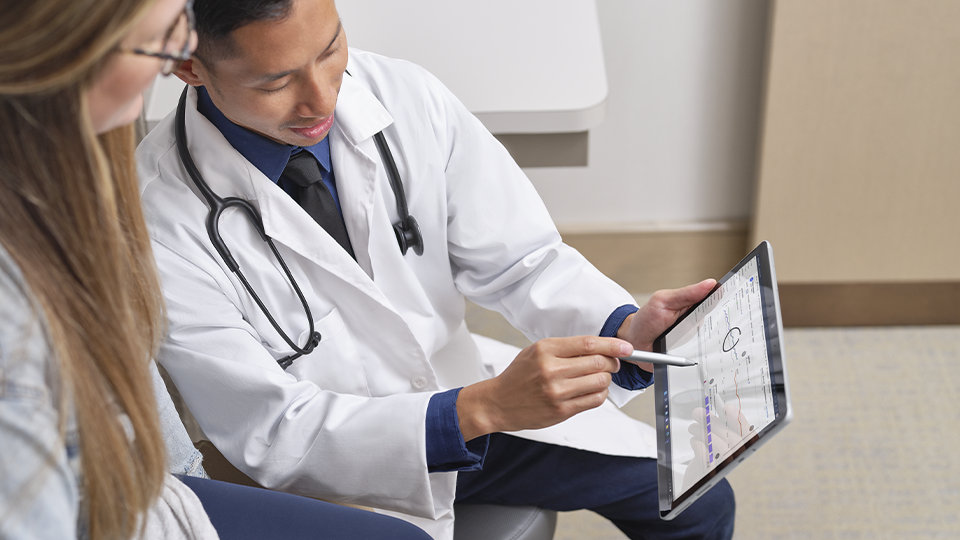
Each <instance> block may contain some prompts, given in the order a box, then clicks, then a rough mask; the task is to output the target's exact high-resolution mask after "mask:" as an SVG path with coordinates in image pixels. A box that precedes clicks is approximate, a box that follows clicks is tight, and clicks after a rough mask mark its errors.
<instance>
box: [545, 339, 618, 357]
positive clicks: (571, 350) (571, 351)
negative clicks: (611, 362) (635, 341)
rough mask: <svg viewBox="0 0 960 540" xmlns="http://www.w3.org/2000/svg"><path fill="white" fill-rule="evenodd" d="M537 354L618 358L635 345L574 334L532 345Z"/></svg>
mask: <svg viewBox="0 0 960 540" xmlns="http://www.w3.org/2000/svg"><path fill="white" fill-rule="evenodd" d="M528 350H531V351H532V352H533V353H535V354H537V355H551V356H556V357H559V358H576V357H584V356H587V357H588V356H605V357H608V358H618V357H621V356H627V355H629V354H630V353H632V352H633V345H631V344H630V343H629V342H627V341H624V340H622V339H618V338H611V337H599V336H574V337H562V338H547V339H541V340H540V341H538V342H536V343H534V344H533V345H530V347H528Z"/></svg>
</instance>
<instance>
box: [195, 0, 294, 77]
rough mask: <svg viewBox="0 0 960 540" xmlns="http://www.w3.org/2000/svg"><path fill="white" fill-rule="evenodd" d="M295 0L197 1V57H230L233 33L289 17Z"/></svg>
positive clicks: (207, 61) (213, 58) (207, 62)
mask: <svg viewBox="0 0 960 540" xmlns="http://www.w3.org/2000/svg"><path fill="white" fill-rule="evenodd" d="M292 8H293V0H194V2H193V13H194V16H195V17H196V27H197V38H198V43H197V51H196V53H195V54H196V56H197V57H199V58H200V59H201V61H204V63H206V64H209V63H210V61H213V60H217V59H219V58H224V57H228V56H230V54H231V53H232V49H233V43H232V41H231V38H230V33H231V32H233V31H234V30H236V29H237V28H240V27H241V26H246V25H248V24H250V23H253V22H256V21H276V20H281V19H284V18H286V17H287V16H288V15H289V14H290V10H291V9H292Z"/></svg>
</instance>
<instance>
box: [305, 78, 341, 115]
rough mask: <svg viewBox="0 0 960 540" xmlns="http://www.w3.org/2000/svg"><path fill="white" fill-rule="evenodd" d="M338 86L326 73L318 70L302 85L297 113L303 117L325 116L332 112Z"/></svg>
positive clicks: (335, 103)
mask: <svg viewBox="0 0 960 540" xmlns="http://www.w3.org/2000/svg"><path fill="white" fill-rule="evenodd" d="M338 90H339V88H338V85H337V84H336V81H335V80H332V78H331V77H330V75H329V74H328V73H324V72H323V71H318V72H317V73H315V74H314V75H313V77H311V78H310V81H309V82H308V83H307V84H305V85H304V86H303V89H302V91H301V94H300V96H299V97H300V99H299V103H298V105H297V113H298V114H300V115H301V116H305V117H317V118H320V117H326V116H330V115H331V114H333V110H334V108H335V107H336V105H337V92H338Z"/></svg>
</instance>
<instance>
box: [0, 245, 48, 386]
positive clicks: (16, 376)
mask: <svg viewBox="0 0 960 540" xmlns="http://www.w3.org/2000/svg"><path fill="white" fill-rule="evenodd" d="M51 356H52V355H51V351H50V345H49V341H48V339H47V333H46V328H45V325H44V323H43V317H42V315H41V311H40V308H39V306H38V305H37V304H36V302H35V301H34V300H33V298H32V296H31V295H30V293H29V289H28V287H27V284H26V282H25V281H24V279H23V273H22V271H21V270H20V268H18V267H17V265H16V263H15V262H14V261H13V259H12V258H11V257H10V255H9V254H8V253H7V251H6V250H5V249H3V247H2V246H0V400H3V399H12V398H18V399H29V398H34V399H44V400H48V399H50V388H49V387H50V385H51V383H52V380H53V379H52V378H51V369H52V368H53V366H52V365H51Z"/></svg>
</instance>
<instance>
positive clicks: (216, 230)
mask: <svg viewBox="0 0 960 540" xmlns="http://www.w3.org/2000/svg"><path fill="white" fill-rule="evenodd" d="M186 102H187V89H186V88H184V89H183V93H182V94H181V95H180V102H179V103H178V104H177V114H176V122H175V127H174V134H175V137H176V143H177V153H178V154H179V156H180V161H181V162H182V163H183V167H184V168H185V169H186V171H187V174H188V175H189V176H190V179H191V180H193V183H194V184H195V185H196V186H197V189H198V190H199V191H200V195H201V196H202V197H203V198H204V200H205V201H206V203H207V206H208V207H209V209H210V210H209V211H208V213H207V219H206V229H207V236H209V237H210V242H211V243H212V244H213V247H214V248H215V249H216V250H217V253H219V254H220V257H221V258H222V259H223V262H224V263H225V264H226V265H227V267H228V268H229V269H230V271H231V272H233V273H234V274H235V275H236V276H237V279H239V280H240V283H241V284H243V288H244V289H246V291H247V293H249V294H250V296H251V297H252V298H253V301H254V302H256V304H257V307H259V308H260V311H262V312H263V314H264V315H265V316H266V317H267V320H268V321H269V322H270V325H271V326H272V327H273V329H274V330H276V331H277V333H278V334H279V335H280V337H281V338H282V339H283V341H284V342H285V343H286V344H287V345H289V346H290V348H292V349H293V350H294V351H295V353H294V354H292V355H289V356H286V357H284V358H281V359H280V360H277V363H279V364H280V367H282V368H283V369H286V368H287V367H289V366H290V364H292V363H293V361H294V360H296V359H297V358H299V357H301V356H303V355H307V354H310V353H311V352H313V350H314V349H315V348H316V346H317V345H318V344H319V343H320V339H321V336H320V334H319V332H317V331H316V328H315V326H314V322H313V314H312V312H311V311H310V305H309V304H308V303H307V299H306V297H305V296H304V295H303V291H302V290H301V289H300V286H299V285H298V284H297V280H296V279H294V277H293V273H292V272H291V271H290V268H289V267H288V266H287V263H286V261H284V260H283V257H281V256H280V252H279V250H277V246H276V245H275V244H274V243H273V239H272V238H270V237H269V236H268V235H267V233H266V231H265V230H264V227H263V218H262V217H261V216H260V212H259V211H258V210H257V209H256V207H254V206H253V205H252V204H250V202H249V201H246V200H244V199H241V198H239V197H227V198H223V197H220V196H218V195H217V194H216V193H214V191H213V190H212V189H211V188H210V186H209V185H208V184H207V182H206V180H204V179H203V175H202V174H200V170H199V169H198V168H197V165H196V163H194V161H193V157H192V156H191V155H190V150H189V148H188V145H187V129H186V108H187V107H186ZM230 207H235V208H237V209H239V210H240V211H241V212H244V213H246V214H247V216H248V217H249V218H250V221H251V222H252V223H253V226H254V228H255V229H256V230H257V233H258V234H259V235H260V238H261V239H263V241H264V242H266V243H267V245H268V246H269V247H270V251H272V252H273V255H274V257H276V259H277V262H279V263H280V267H281V268H282V269H283V273H284V275H285V276H286V277H287V281H288V282H289V283H290V285H291V286H292V287H293V290H294V292H296V294H297V298H298V299H299V300H300V304H301V305H302V306H303V311H304V314H305V315H306V317H307V322H308V325H309V328H310V330H309V334H308V335H309V336H310V338H309V339H308V341H307V343H306V345H304V346H303V347H300V346H299V345H297V343H296V342H295V341H293V339H291V338H290V336H288V335H287V333H286V332H284V331H283V329H282V328H280V324H279V323H277V320H276V319H275V318H274V317H273V314H271V313H270V310H269V309H267V306H266V305H265V304H264V303H263V300H261V299H260V296H259V295H258V294H257V293H256V291H254V290H253V287H252V286H251V285H250V282H249V281H248V280H247V278H246V276H244V275H243V272H242V271H241V270H240V264H239V263H237V261H236V259H234V258H233V254H232V253H230V249H229V248H228V247H227V245H226V243H224V241H223V237H222V236H221V235H220V225H219V224H220V217H221V215H222V214H223V212H224V211H225V210H227V209H228V208H230Z"/></svg>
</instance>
